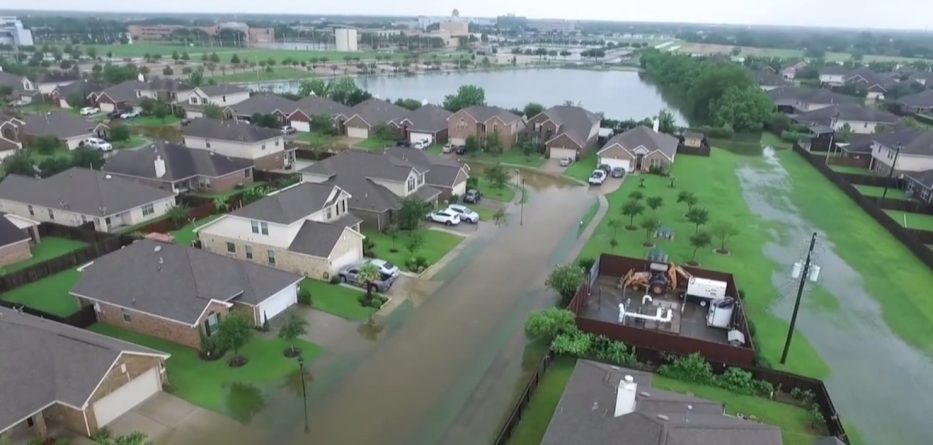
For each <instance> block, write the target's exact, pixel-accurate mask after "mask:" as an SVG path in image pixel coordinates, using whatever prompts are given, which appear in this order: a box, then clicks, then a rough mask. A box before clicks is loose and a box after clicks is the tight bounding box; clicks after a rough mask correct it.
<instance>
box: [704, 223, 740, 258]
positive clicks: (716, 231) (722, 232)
mask: <svg viewBox="0 0 933 445" xmlns="http://www.w3.org/2000/svg"><path fill="white" fill-rule="evenodd" d="M710 232H712V235H713V236H715V237H716V239H718V240H719V248H718V249H716V252H717V253H722V254H726V253H729V249H727V248H726V242H727V241H728V240H729V238H731V237H733V236H736V235H738V234H739V229H738V227H736V226H735V224H732V223H731V222H729V221H726V220H720V221H715V222H714V223H713V224H712V226H711V227H710Z"/></svg>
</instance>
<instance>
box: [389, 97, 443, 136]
mask: <svg viewBox="0 0 933 445" xmlns="http://www.w3.org/2000/svg"><path fill="white" fill-rule="evenodd" d="M451 114H453V113H451V112H449V111H447V110H445V109H444V108H442V107H439V106H437V105H431V104H427V105H422V106H421V107H419V108H418V109H417V110H413V111H409V112H408V114H407V115H405V117H403V118H402V119H401V120H400V121H398V126H399V127H400V128H401V130H402V139H404V140H407V141H409V142H412V143H414V142H416V141H420V140H425V139H430V140H431V141H432V142H433V143H435V144H444V143H446V142H447V118H448V117H450V115H451Z"/></svg>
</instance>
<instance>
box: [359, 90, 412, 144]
mask: <svg viewBox="0 0 933 445" xmlns="http://www.w3.org/2000/svg"><path fill="white" fill-rule="evenodd" d="M406 114H408V110H406V109H404V108H402V107H400V106H398V105H395V104H393V103H392V102H387V101H385V100H382V99H376V98H371V99H366V100H364V101H363V102H360V103H358V104H356V105H354V106H353V107H352V108H350V111H349V112H347V114H346V116H347V119H346V120H345V121H344V122H343V126H344V128H345V130H346V132H347V136H349V137H351V138H359V139H368V138H370V137H373V136H375V134H374V133H373V130H374V128H375V127H376V126H378V125H383V124H385V125H391V126H393V127H394V128H393V130H395V129H397V128H399V126H400V125H399V122H400V121H401V120H402V118H404V117H405V115H406Z"/></svg>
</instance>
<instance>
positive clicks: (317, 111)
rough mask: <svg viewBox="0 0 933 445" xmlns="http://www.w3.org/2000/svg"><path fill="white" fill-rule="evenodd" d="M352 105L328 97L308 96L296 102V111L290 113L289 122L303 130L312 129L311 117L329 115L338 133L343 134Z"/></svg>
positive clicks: (297, 128)
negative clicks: (344, 124)
mask: <svg viewBox="0 0 933 445" xmlns="http://www.w3.org/2000/svg"><path fill="white" fill-rule="evenodd" d="M349 112H350V107H348V106H346V105H344V104H342V103H339V102H335V101H332V100H330V99H328V98H326V97H318V96H308V97H305V98H302V99H301V100H299V101H297V102H295V105H294V111H292V112H291V113H289V114H288V118H287V120H288V124H289V125H291V126H292V127H293V128H294V129H295V130H297V131H301V132H309V131H311V119H312V118H314V117H315V116H328V117H330V118H331V119H332V120H333V121H334V124H335V126H336V129H337V134H343V133H345V132H346V129H345V128H344V126H343V123H344V121H346V120H347V114H348V113H349Z"/></svg>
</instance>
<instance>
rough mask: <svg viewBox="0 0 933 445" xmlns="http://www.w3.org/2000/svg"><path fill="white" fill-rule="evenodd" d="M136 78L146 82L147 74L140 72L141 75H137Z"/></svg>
mask: <svg viewBox="0 0 933 445" xmlns="http://www.w3.org/2000/svg"><path fill="white" fill-rule="evenodd" d="M136 79H137V80H139V81H140V82H145V81H146V76H144V75H143V73H139V75H137V76H136Z"/></svg>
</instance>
